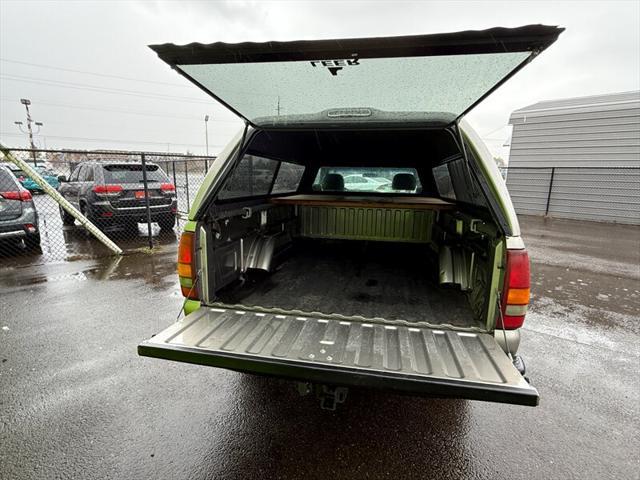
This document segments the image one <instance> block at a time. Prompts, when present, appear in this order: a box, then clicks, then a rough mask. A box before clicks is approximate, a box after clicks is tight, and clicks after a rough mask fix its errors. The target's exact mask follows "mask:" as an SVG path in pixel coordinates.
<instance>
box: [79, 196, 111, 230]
mask: <svg viewBox="0 0 640 480" xmlns="http://www.w3.org/2000/svg"><path fill="white" fill-rule="evenodd" d="M80 213H82V215H84V216H85V217H87V219H88V220H89V221H90V222H91V223H93V224H94V225H95V226H96V227H98V228H99V229H100V230H104V227H106V225H105V223H104V221H101V222H97V221H96V217H95V215H94V214H93V212H92V211H91V208H89V206H88V205H87V204H86V203H81V204H80Z"/></svg>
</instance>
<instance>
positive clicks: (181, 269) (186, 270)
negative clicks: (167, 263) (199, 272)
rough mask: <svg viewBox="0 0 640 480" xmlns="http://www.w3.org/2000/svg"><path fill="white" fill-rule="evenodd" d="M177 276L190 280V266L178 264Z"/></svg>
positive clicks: (188, 264)
mask: <svg viewBox="0 0 640 480" xmlns="http://www.w3.org/2000/svg"><path fill="white" fill-rule="evenodd" d="M178 276H179V277H187V278H191V264H190V263H179V264H178Z"/></svg>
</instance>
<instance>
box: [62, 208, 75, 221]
mask: <svg viewBox="0 0 640 480" xmlns="http://www.w3.org/2000/svg"><path fill="white" fill-rule="evenodd" d="M60 217H62V224H63V225H73V222H74V220H75V218H73V216H71V215H69V212H67V211H66V210H65V209H64V208H62V207H60Z"/></svg>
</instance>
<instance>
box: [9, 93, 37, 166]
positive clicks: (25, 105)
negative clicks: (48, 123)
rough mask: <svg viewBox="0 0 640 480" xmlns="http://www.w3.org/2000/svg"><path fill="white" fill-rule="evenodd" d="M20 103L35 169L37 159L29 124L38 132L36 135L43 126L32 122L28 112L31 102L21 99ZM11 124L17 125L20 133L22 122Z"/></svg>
mask: <svg viewBox="0 0 640 480" xmlns="http://www.w3.org/2000/svg"><path fill="white" fill-rule="evenodd" d="M20 103H21V104H22V105H24V108H25V109H26V110H27V130H28V133H29V143H30V144H31V154H32V155H33V166H34V167H35V166H37V165H38V158H37V156H36V145H35V143H34V142H33V129H32V128H31V124H32V123H35V124H36V126H37V127H38V131H37V132H36V134H37V133H39V132H40V127H42V125H43V124H42V122H34V121H33V119H32V118H31V112H29V105H31V100H29V99H28V98H21V99H20ZM13 123H15V124H16V125H18V128H19V129H20V131H21V132H22V122H13ZM23 133H27V132H23Z"/></svg>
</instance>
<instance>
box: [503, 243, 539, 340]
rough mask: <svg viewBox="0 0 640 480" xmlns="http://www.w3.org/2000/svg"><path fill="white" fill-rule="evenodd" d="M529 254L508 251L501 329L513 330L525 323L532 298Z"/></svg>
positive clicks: (522, 251) (519, 251)
mask: <svg viewBox="0 0 640 480" xmlns="http://www.w3.org/2000/svg"><path fill="white" fill-rule="evenodd" d="M530 287H531V284H530V269H529V254H528V253H527V251H526V250H507V266H506V271H505V280H504V290H503V297H502V298H503V301H502V317H503V320H504V325H498V327H499V328H505V329H506V330H513V329H515V328H520V327H521V326H522V324H523V323H524V317H525V314H526V313H527V305H528V304H529V296H530Z"/></svg>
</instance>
